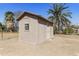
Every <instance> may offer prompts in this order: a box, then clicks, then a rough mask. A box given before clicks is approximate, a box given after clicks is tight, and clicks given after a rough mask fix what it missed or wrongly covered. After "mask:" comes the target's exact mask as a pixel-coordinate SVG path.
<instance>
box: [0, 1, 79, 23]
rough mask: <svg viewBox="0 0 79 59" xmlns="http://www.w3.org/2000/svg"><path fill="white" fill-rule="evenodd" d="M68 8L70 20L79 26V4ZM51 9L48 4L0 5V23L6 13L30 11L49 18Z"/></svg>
mask: <svg viewBox="0 0 79 59" xmlns="http://www.w3.org/2000/svg"><path fill="white" fill-rule="evenodd" d="M67 6H69V10H70V11H71V12H72V18H71V19H70V21H71V22H72V23H73V24H79V12H78V11H79V4H74V3H72V4H67ZM49 8H51V7H50V4H47V3H25V4H24V3H15V4H13V3H7V4H6V3H4V4H3V3H2V4H1V3H0V22H3V21H4V18H5V17H4V15H5V12H6V11H12V12H17V11H29V12H33V13H36V14H39V15H42V16H43V17H45V18H47V17H48V13H47V11H48V9H49Z"/></svg>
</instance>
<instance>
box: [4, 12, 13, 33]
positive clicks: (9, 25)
mask: <svg viewBox="0 0 79 59" xmlns="http://www.w3.org/2000/svg"><path fill="white" fill-rule="evenodd" d="M5 21H6V27H7V31H9V32H13V31H14V13H13V12H10V11H8V12H6V13H5Z"/></svg>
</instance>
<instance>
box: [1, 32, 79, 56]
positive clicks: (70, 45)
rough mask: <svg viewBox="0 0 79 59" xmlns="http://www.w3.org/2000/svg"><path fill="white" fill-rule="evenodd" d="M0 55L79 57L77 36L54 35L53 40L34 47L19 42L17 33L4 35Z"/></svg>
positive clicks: (78, 38)
mask: <svg viewBox="0 0 79 59" xmlns="http://www.w3.org/2000/svg"><path fill="white" fill-rule="evenodd" d="M8 38H9V39H8ZM0 55H14V56H15V55H23V56H24V55H79V36H78V35H55V37H54V39H53V40H49V41H46V42H44V43H42V44H40V45H37V46H34V45H30V44H27V43H23V42H20V41H19V40H18V33H4V40H0Z"/></svg>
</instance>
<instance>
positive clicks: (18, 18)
mask: <svg viewBox="0 0 79 59" xmlns="http://www.w3.org/2000/svg"><path fill="white" fill-rule="evenodd" d="M26 14H30V15H32V16H36V17H39V18H41V19H43V20H45V21H47V22H50V23H52V22H51V21H49V20H48V19H46V18H44V17H42V16H40V15H37V14H34V13H31V12H22V13H21V14H20V15H19V16H18V17H17V20H18V21H20V20H21V19H22V18H23V17H24V16H25V15H26Z"/></svg>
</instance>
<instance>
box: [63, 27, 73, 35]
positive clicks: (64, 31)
mask: <svg viewBox="0 0 79 59" xmlns="http://www.w3.org/2000/svg"><path fill="white" fill-rule="evenodd" d="M73 32H74V30H73V29H72V28H66V29H64V30H63V33H64V34H72V33H73Z"/></svg>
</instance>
